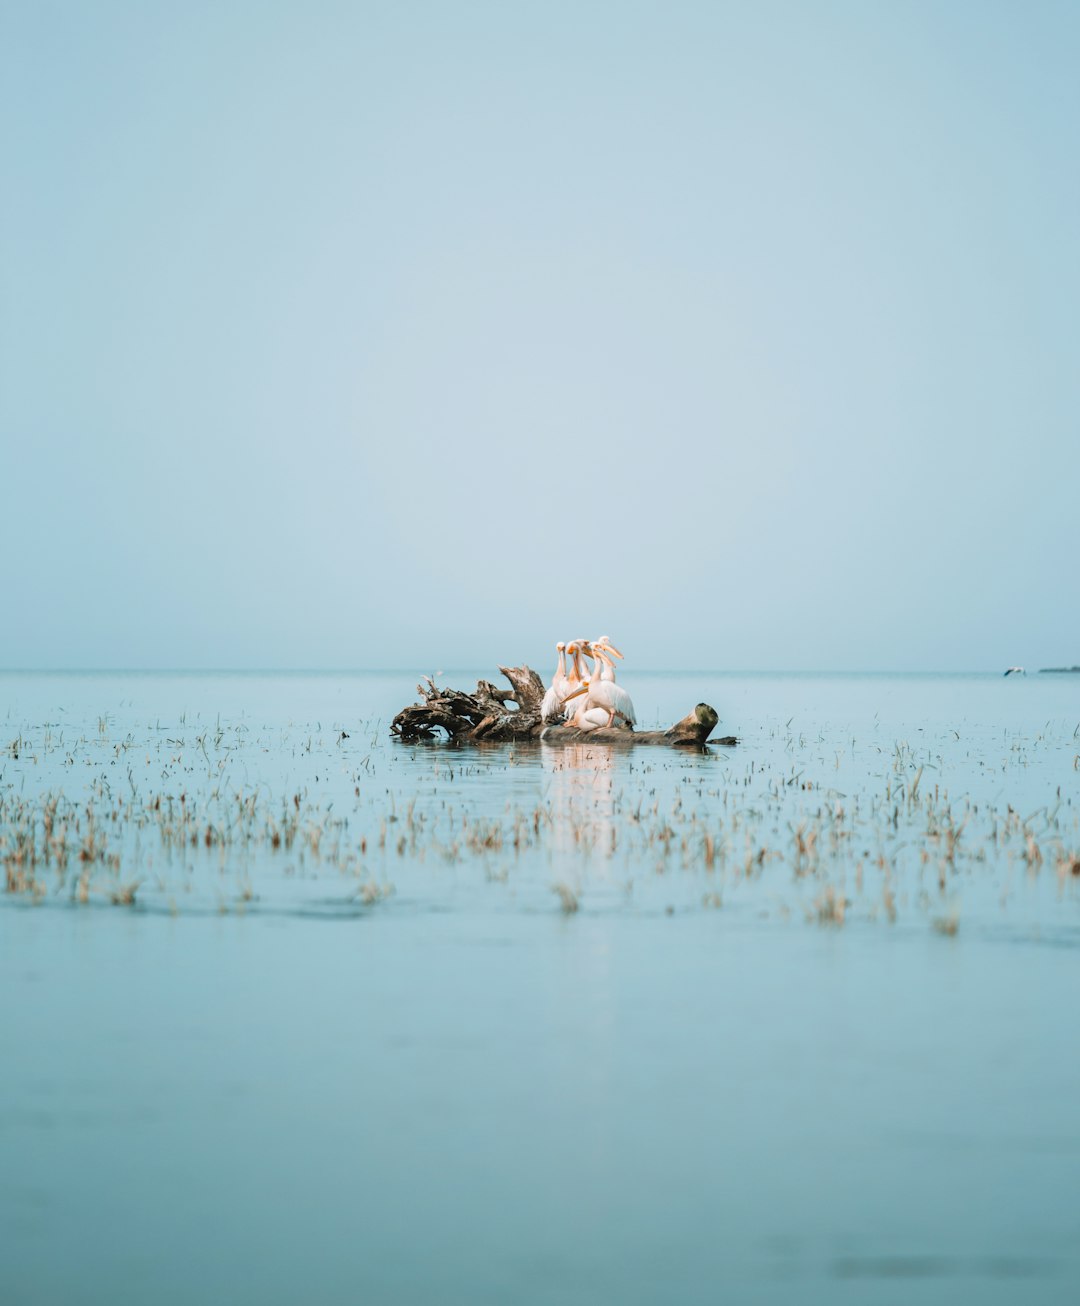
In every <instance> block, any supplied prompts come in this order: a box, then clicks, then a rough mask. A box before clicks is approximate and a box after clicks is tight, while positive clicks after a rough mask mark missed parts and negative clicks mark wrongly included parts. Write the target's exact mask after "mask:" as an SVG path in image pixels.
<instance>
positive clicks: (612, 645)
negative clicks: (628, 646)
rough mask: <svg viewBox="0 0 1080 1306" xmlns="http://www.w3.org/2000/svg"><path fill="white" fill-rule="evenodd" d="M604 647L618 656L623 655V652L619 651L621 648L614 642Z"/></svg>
mask: <svg viewBox="0 0 1080 1306" xmlns="http://www.w3.org/2000/svg"><path fill="white" fill-rule="evenodd" d="M604 647H605V648H606V649H607V651H608V652H609V653H614V654H615V656H616V657H617V658H621V657H622V654H621V653H620V652H619V650H618V649H617V648H616V647H615V645H614V644H605V645H604Z"/></svg>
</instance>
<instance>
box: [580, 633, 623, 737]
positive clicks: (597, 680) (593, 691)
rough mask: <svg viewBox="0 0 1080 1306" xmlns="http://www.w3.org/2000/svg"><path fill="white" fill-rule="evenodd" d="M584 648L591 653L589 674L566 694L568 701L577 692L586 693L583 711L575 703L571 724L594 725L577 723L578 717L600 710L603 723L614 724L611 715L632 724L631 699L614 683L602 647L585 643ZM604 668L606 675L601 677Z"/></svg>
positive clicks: (610, 661)
mask: <svg viewBox="0 0 1080 1306" xmlns="http://www.w3.org/2000/svg"><path fill="white" fill-rule="evenodd" d="M587 651H588V652H590V653H591V656H592V658H593V661H594V663H595V664H596V665H595V666H594V667H593V674H592V676H591V677H590V679H588V680H586V681H585V683H584V685H583V686H582V687H581V689H575V690H573V691H572V692H571V693H570V694H568V695H567V696H566V701H567V702H569V701H570V699H572V698H577V697H578V695H579V694H585V695H587V697H586V699H585V712H584V713H583V712H582V710H581V708H580V707H579V708H578V710H577V712H576V713H575V714H574V720H573V724H574V725H576V726H577V727H578V729H579V730H584V729H595V728H596V727H595V726H584V725H578V720H579V718H581V717H587V716H588V714H589V713H590V712H592V711H603V712H604V713H606V714H607V720H606V721H605V722H603V724H604V725H608V726H612V725H614V724H615V718H616V717H621V718H622V720H623V721H625V722H626V723H627V725H629V726H631V727H632V726H634V725H635V724H636V722H637V717H636V716H635V714H634V700H633V699H632V698H631V697H630V695H629V694H628V693H627V692H626V690H625V689H623V687H622V685H617V684H616V683H615V664H614V663H613V662H612V660H611V658H610V657H608V655H607V653H606V651H605V650H604V649H603V648H601V647H599V646H598V645H596V644H593V645H588V646H587ZM605 671H607V672H608V673H610V674H609V678H604V673H605Z"/></svg>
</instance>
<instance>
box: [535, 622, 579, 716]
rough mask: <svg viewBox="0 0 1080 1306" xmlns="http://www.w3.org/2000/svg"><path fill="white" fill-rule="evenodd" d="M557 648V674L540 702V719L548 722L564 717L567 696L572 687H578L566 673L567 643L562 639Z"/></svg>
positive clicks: (552, 678)
mask: <svg viewBox="0 0 1080 1306" xmlns="http://www.w3.org/2000/svg"><path fill="white" fill-rule="evenodd" d="M555 648H556V649H557V650H558V654H559V661H558V664H557V665H556V667H555V674H554V675H553V676H552V677H551V686H550V688H549V689H548V691H547V693H546V694H545V695H544V701H543V702H542V703H541V704H540V719H541V721H544V722H548V723H550V722H552V721H561V720H562V719H563V717H564V716H565V715H566V709H565V707H564V706H563V703H564V701H565V699H566V696H567V694H569V693H570V691H571V690H572V689H576V688H577V686H576V685H573V684H571V682H570V680H569V678H568V677H567V674H566V645H565V644H564V643H563V642H562V641H561V640H560V641H559V643H558V644H556V645H555Z"/></svg>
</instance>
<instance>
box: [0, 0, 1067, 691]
mask: <svg viewBox="0 0 1080 1306" xmlns="http://www.w3.org/2000/svg"><path fill="white" fill-rule="evenodd" d="M0 9H2V13H3V23H2V31H0V60H2V64H0V97H2V103H0V109H2V119H3V122H2V127H0V131H2V133H3V138H2V148H3V161H2V167H3V191H4V200H3V204H2V205H0V268H2V272H0V275H2V284H0V291H2V319H0V347H2V353H0V360H2V368H3V374H2V378H0V380H2V391H0V506H2V515H0V547H2V549H3V557H4V562H5V570H4V587H3V600H2V604H0V666H8V667H81V666H95V667H108V666H121V667H188V666H190V667H202V666H214V667H229V666H235V667H244V666H260V667H267V666H269V667H349V666H358V667H364V666H394V665H401V664H406V665H409V666H417V665H421V666H432V667H434V666H443V667H452V666H455V665H461V664H463V663H470V664H472V663H484V664H488V663H494V662H496V661H505V660H515V661H516V660H519V659H528V660H531V661H533V662H534V663H536V664H538V665H539V666H540V667H541V668H542V669H544V670H545V671H546V670H547V669H548V666H547V664H548V662H549V661H550V660H551V657H550V645H551V644H552V643H553V642H554V640H555V639H557V638H559V637H560V636H573V635H575V634H582V633H584V634H588V633H593V634H596V633H599V632H600V631H607V632H609V633H611V634H612V636H613V637H614V638H615V639H616V641H617V642H618V643H619V644H620V645H621V646H624V647H625V650H626V651H627V652H628V653H630V654H632V655H633V657H634V659H635V661H636V662H637V664H638V665H641V666H653V667H664V666H713V667H718V668H762V669H768V668H808V669H822V668H826V669H827V668H838V669H846V668H852V669H873V668H897V669H939V668H940V669H960V668H997V667H999V666H1005V665H1008V664H1010V663H1012V662H1023V663H1026V664H1027V665H1028V666H1029V667H1031V666H1039V665H1045V664H1047V663H1059V662H1062V661H1068V662H1074V661H1075V662H1080V618H1078V615H1077V614H1078V611H1080V604H1078V602H1077V599H1078V588H1080V586H1078V583H1077V580H1076V572H1077V564H1076V558H1077V554H1078V548H1077V543H1078V536H1077V530H1078V527H1077V522H1078V511H1077V510H1078V507H1080V502H1078V501H1080V438H1078V430H1077V414H1078V412H1080V367H1078V359H1077V352H1078V351H1077V344H1078V341H1080V163H1078V158H1080V150H1078V146H1080V131H1078V128H1080V77H1078V76H1077V68H1078V67H1080V5H1076V4H1071V3H1062V4H1049V3H1024V4H1021V3H1013V4H994V3H986V2H982V0H981V2H980V3H959V2H956V3H938V4H916V3H893V4H874V3H869V2H865V0H864V2H860V3H849V4H838V3H812V2H811V0H805V2H803V3H794V4H780V3H777V4H768V3H764V4H763V3H753V4H751V3H745V4H737V5H736V4H722V3H701V4H688V3H683V4H679V3H664V4H645V3H637V4H635V3H627V2H626V0H623V2H622V3H617V4H602V3H593V4H589V3H580V2H579V3H574V4H552V3H544V4H535V5H532V4H529V5H526V4H508V3H505V2H503V3H491V4H478V3H442V4H409V3H402V2H401V0H394V2H393V3H386V4H327V3H303V4H301V3H289V4H283V3H278V4H273V3H266V2H260V3H250V4H244V3H227V2H223V0H217V2H216V3H213V4H191V3H185V4H182V5H181V4H176V3H169V4H151V3H104V2H102V0H93V2H90V0H85V2H82V3H67V4H50V3H46V2H42V0H34V3H29V2H27V3H11V2H10V0H2V3H0ZM596 441H600V448H599V449H596V448H595V447H594V442H596Z"/></svg>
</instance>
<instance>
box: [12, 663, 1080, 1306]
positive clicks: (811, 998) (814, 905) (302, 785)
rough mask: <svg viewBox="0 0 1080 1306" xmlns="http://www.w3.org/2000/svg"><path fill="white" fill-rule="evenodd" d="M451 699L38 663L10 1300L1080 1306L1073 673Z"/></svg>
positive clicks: (33, 684)
mask: <svg viewBox="0 0 1080 1306" xmlns="http://www.w3.org/2000/svg"><path fill="white" fill-rule="evenodd" d="M461 679H462V681H463V683H464V681H465V678H464V677H462V678H461ZM413 683H415V676H409V675H403V676H355V677H347V676H338V677H333V676H311V677H301V676H293V677H267V676H250V677H245V676H226V677H199V676H188V677H154V676H144V677H108V676H86V677H59V676H52V677H49V676H40V677H39V676H3V677H0V691H2V693H3V700H2V701H3V709H4V716H5V721H4V733H3V734H2V735H0V747H2V748H3V752H2V753H0V844H2V856H3V875H4V887H5V889H6V892H5V893H4V894H3V895H2V896H0V981H2V984H3V992H4V994H5V1002H4V1003H3V1004H2V1006H0V1047H2V1048H3V1049H4V1074H3V1075H2V1076H0V1155H2V1156H3V1158H4V1164H3V1166H2V1167H0V1227H2V1228H3V1229H4V1230H5V1236H4V1239H3V1246H2V1249H0V1300H3V1301H5V1302H6V1301H13V1302H20V1303H21V1302H27V1303H34V1302H55V1301H65V1302H90V1301H99V1300H100V1301H108V1302H110V1303H116V1302H127V1301H131V1302H135V1301H139V1302H141V1301H145V1300H147V1299H148V1298H150V1297H152V1298H153V1299H154V1300H155V1301H165V1302H170V1301H176V1302H188V1301H191V1300H195V1299H206V1300H222V1299H232V1300H257V1301H260V1302H293V1301H296V1300H299V1299H312V1300H319V1301H324V1302H325V1301H329V1302H335V1301H342V1302H344V1301H350V1302H352V1301H355V1300H358V1299H364V1300H367V1299H372V1300H387V1301H389V1300H440V1301H442V1300H462V1301H469V1302H477V1301H478V1302H484V1301H491V1302H495V1301H499V1302H503V1301H506V1300H515V1301H549V1300H558V1301H582V1302H585V1301H589V1302H592V1301H596V1300H627V1301H657V1302H660V1301H663V1302H668V1301H672V1300H678V1301H702V1302H704V1301H710V1302H712V1301H715V1300H716V1299H717V1298H718V1297H720V1298H725V1297H726V1298H730V1299H734V1300H751V1301H753V1300H760V1301H772V1300H792V1298H793V1296H794V1295H797V1297H798V1299H799V1300H803V1299H808V1300H817V1301H822V1302H832V1301H835V1300H837V1299H838V1297H844V1298H845V1299H847V1298H848V1297H849V1298H850V1299H851V1300H858V1301H860V1302H861V1301H900V1300H905V1301H906V1300H910V1299H911V1293H912V1292H913V1291H914V1292H915V1294H916V1299H917V1300H919V1301H933V1300H941V1301H952V1300H955V1299H956V1296H957V1294H958V1293H959V1292H964V1293H966V1294H971V1295H974V1296H975V1297H976V1298H977V1299H978V1300H980V1301H981V1300H990V1301H995V1300H1000V1301H1012V1300H1016V1299H1017V1293H1018V1292H1022V1293H1023V1299H1024V1300H1025V1301H1033V1302H1038V1301H1047V1302H1050V1301H1054V1302H1058V1301H1063V1300H1071V1299H1072V1298H1073V1297H1074V1296H1075V1295H1076V1293H1077V1291H1078V1289H1080V1264H1078V1259H1077V1248H1078V1247H1080V1239H1078V1234H1080V1229H1078V1220H1077V1217H1076V1215H1075V1213H1074V1211H1073V1206H1074V1203H1073V1200H1072V1198H1073V1194H1074V1191H1075V1177H1076V1167H1077V1163H1078V1160H1080V1128H1078V1126H1077V1124H1076V1120H1075V1109H1074V1103H1075V1101H1076V1100H1077V1095H1078V1090H1080V1052H1078V1051H1077V1042H1076V1040H1075V1039H1074V1038H1072V1037H1071V1028H1072V1025H1071V1011H1072V1003H1071V995H1072V994H1073V993H1074V992H1075V988H1076V983H1075V971H1076V965H1077V958H1078V956H1080V827H1078V818H1080V811H1078V803H1077V799H1078V793H1080V770H1078V769H1077V767H1078V765H1080V760H1078V750H1080V733H1078V727H1080V681H1077V682H1076V683H1074V682H1073V681H1071V680H1068V679H1065V678H1054V681H1053V682H1052V683H1048V682H1047V681H1039V680H1038V679H1037V678H1035V677H1028V678H1027V680H1026V681H1018V680H1017V679H1016V678H1012V677H1011V678H1009V680H1007V681H1003V680H1002V679H1001V678H1000V677H938V678H934V677H854V678H851V677H848V678H843V677H832V678H829V677H795V676H791V677H777V676H772V677H768V676H765V677H750V676H745V677H739V676H718V675H714V674H712V673H703V674H702V675H700V676H695V677H683V676H671V677H661V676H644V677H641V678H640V683H635V684H634V686H633V688H634V693H635V700H636V701H637V702H638V704H639V706H640V707H641V709H642V717H643V718H644V719H646V720H648V721H649V723H650V724H651V723H653V716H654V715H655V720H656V721H659V723H661V724H665V725H666V724H670V722H671V721H673V720H675V719H677V718H678V717H680V716H682V715H683V714H684V713H685V712H686V711H687V709H688V708H689V707H690V706H692V704H693V703H694V702H696V701H697V700H698V699H705V700H706V701H711V702H713V703H714V705H715V706H716V707H717V708H718V710H719V711H720V714H721V730H723V731H725V732H727V731H730V732H731V733H733V734H737V735H739V736H740V737H741V738H742V740H743V743H742V744H741V745H740V746H739V747H738V748H736V749H731V750H714V751H710V752H707V753H692V752H691V753H678V752H675V751H674V750H666V749H642V750H639V751H637V752H632V751H628V750H623V749H620V750H618V751H610V750H607V749H605V748H604V747H603V746H602V745H597V744H587V743H586V744H580V743H579V744H574V745H570V746H563V747H555V746H535V747H524V746H519V747H516V748H514V749H504V748H477V749H462V750H448V749H444V748H439V747H432V746H415V747H403V746H400V745H394V744H392V743H391V742H390V741H389V740H388V739H387V737H386V736H387V728H388V721H389V719H390V717H391V716H392V715H393V712H394V711H396V709H397V708H398V707H400V706H401V705H402V702H403V701H404V699H406V698H407V697H408V696H409V694H410V689H411V686H412V684H413ZM1074 868H1075V869H1074ZM559 884H562V885H564V886H565V887H567V888H568V889H569V890H570V891H571V892H572V894H573V897H574V902H575V905H576V907H577V908H578V910H576V911H574V912H572V913H569V914H568V913H567V912H566V911H565V910H563V905H564V904H563V899H562V898H561V897H560V895H559V894H558V893H555V892H553V888H554V887H555V886H557V885H559Z"/></svg>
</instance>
